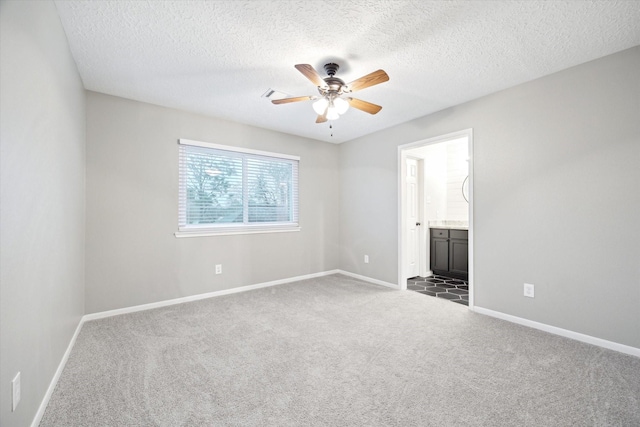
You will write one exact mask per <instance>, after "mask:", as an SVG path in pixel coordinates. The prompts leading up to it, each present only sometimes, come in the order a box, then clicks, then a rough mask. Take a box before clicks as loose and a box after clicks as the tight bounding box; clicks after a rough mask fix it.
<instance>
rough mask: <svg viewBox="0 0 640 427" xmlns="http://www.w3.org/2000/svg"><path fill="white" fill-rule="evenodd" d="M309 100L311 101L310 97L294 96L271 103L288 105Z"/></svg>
mask: <svg viewBox="0 0 640 427" xmlns="http://www.w3.org/2000/svg"><path fill="white" fill-rule="evenodd" d="M311 99H313V97H312V96H296V97H295V98H283V99H274V100H273V101H271V102H272V103H274V104H289V103H291V102H298V101H309V100H311Z"/></svg>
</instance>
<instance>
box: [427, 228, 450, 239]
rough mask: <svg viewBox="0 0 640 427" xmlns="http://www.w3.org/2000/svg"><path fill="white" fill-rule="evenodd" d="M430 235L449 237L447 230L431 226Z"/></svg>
mask: <svg viewBox="0 0 640 427" xmlns="http://www.w3.org/2000/svg"><path fill="white" fill-rule="evenodd" d="M431 237H444V238H448V237H449V230H445V229H442V228H432V229H431Z"/></svg>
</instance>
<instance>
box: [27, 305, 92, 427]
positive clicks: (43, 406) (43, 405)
mask: <svg viewBox="0 0 640 427" xmlns="http://www.w3.org/2000/svg"><path fill="white" fill-rule="evenodd" d="M83 323H84V318H81V319H80V322H78V326H76V331H75V332H74V333H73V336H72V337H71V341H69V345H68V346H67V350H66V351H65V352H64V355H62V360H60V363H59V364H58V369H56V373H55V374H53V378H52V379H51V382H50V383H49V388H47V392H46V393H45V394H44V398H43V399H42V402H41V403H40V406H39V407H38V412H36V416H35V417H34V418H33V422H31V427H38V426H39V425H40V421H42V417H43V416H44V411H46V410H47V405H48V404H49V400H50V399H51V395H52V394H53V391H54V390H55V389H56V385H58V380H59V379H60V375H62V371H63V370H64V367H65V366H66V364H67V360H69V355H70V354H71V350H72V349H73V346H74V345H75V343H76V338H78V334H79V333H80V329H82V324H83Z"/></svg>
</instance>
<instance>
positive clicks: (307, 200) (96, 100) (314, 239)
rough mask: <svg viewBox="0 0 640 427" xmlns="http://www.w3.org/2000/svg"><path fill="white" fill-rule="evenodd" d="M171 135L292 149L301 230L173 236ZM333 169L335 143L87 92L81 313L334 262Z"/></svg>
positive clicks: (296, 272) (174, 179)
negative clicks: (217, 269) (296, 164)
mask: <svg viewBox="0 0 640 427" xmlns="http://www.w3.org/2000/svg"><path fill="white" fill-rule="evenodd" d="M179 138H188V139H194V140H199V141H206V142H213V143H219V144H225V145H234V146H242V147H247V148H253V149H258V150H264V151H272V152H277V153H283V154H291V155H298V156H300V157H301V160H300V171H299V173H300V225H301V227H302V231H300V232H288V233H270V234H253V235H233V236H212V237H196V238H180V239H179V238H176V237H175V236H174V234H173V233H174V232H175V231H177V226H178V144H177V141H178V139H179ZM338 169H339V165H338V146H336V145H333V144H328V143H323V142H318V141H313V140H307V139H304V138H300V137H294V136H291V135H285V134H282V133H278V132H273V131H269V130H265V129H259V128H254V127H250V126H246V125H241V124H238V123H232V122H228V121H224V120H219V119H214V118H209V117H204V116H199V115H195V114H192V113H187V112H183V111H178V110H172V109H168V108H163V107H158V106H154V105H150V104H145V103H140V102H136V101H131V100H126V99H122V98H117V97H113V96H108V95H104V94H99V93H95V92H88V94H87V247H86V263H87V264H86V268H87V273H86V312H87V313H94V312H99V311H104V310H110V309H116V308H122V307H129V306H134V305H138V304H144V303H150V302H156V301H162V300H167V299H171V298H178V297H183V296H189V295H195V294H201V293H205V292H211V291H216V290H223V289H229V288H233V287H238V286H244V285H253V284H256V283H262V282H268V281H272V280H278V279H285V278H290V277H295V276H300V275H305V274H311V273H318V272H323V271H327V270H333V269H336V268H338V262H339V251H338V242H339V228H338V191H337V189H338V181H339V175H338ZM215 264H222V266H223V268H222V270H223V274H221V275H215V274H214V273H215Z"/></svg>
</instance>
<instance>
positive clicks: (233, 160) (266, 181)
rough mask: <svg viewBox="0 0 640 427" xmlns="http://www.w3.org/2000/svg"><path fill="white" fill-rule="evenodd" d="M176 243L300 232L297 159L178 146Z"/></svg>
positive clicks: (221, 147) (198, 144)
mask: <svg viewBox="0 0 640 427" xmlns="http://www.w3.org/2000/svg"><path fill="white" fill-rule="evenodd" d="M179 144H180V145H179V157H180V158H179V165H178V169H179V179H180V182H179V186H180V188H179V204H178V221H179V224H178V232H177V233H176V236H177V237H189V236H206V235H213V234H235V233H264V232H274V231H298V230H299V229H300V228H299V226H298V163H299V160H300V159H299V157H295V156H288V155H283V154H276V153H267V152H263V151H255V150H248V149H241V148H237V147H229V146H225V145H217V144H209V143H206V142H198V141H191V140H186V139H180V140H179Z"/></svg>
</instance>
